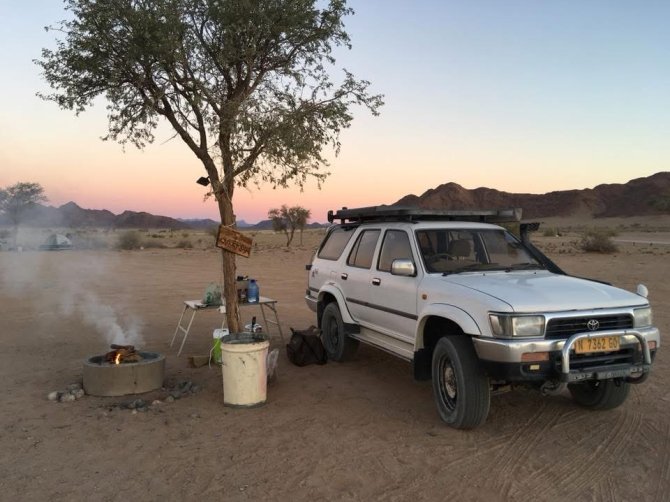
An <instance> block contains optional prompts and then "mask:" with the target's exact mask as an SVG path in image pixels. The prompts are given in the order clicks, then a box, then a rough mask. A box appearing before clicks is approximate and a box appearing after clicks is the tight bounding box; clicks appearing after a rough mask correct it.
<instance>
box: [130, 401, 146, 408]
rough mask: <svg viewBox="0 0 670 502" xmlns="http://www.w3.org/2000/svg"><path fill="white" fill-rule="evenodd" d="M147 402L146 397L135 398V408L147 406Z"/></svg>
mask: <svg viewBox="0 0 670 502" xmlns="http://www.w3.org/2000/svg"><path fill="white" fill-rule="evenodd" d="M146 406H147V402H146V401H145V400H144V399H135V401H133V408H135V409H139V408H146Z"/></svg>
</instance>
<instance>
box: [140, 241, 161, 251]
mask: <svg viewBox="0 0 670 502" xmlns="http://www.w3.org/2000/svg"><path fill="white" fill-rule="evenodd" d="M144 248H145V249H165V248H167V246H166V245H165V243H163V242H157V241H146V242H145V243H144Z"/></svg>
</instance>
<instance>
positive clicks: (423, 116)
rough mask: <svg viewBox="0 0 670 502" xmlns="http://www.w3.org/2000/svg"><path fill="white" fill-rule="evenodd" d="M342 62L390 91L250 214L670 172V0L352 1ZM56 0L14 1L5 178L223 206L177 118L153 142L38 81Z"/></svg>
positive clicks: (6, 19)
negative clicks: (447, 190)
mask: <svg viewBox="0 0 670 502" xmlns="http://www.w3.org/2000/svg"><path fill="white" fill-rule="evenodd" d="M349 4H350V6H351V7H353V8H354V9H355V11H356V14H355V15H354V16H352V17H349V18H348V19H347V21H346V26H347V29H348V31H349V33H350V35H351V37H352V41H353V49H352V50H351V51H339V52H338V53H337V55H338V66H339V67H346V68H347V69H348V70H350V71H353V72H354V74H356V75H357V76H358V77H360V78H365V79H367V80H370V81H372V82H373V89H374V91H375V92H379V93H383V94H385V101H386V106H384V107H383V109H382V111H381V116H379V117H371V116H370V115H369V114H367V112H364V111H363V110H358V111H356V112H355V117H356V118H355V120H354V124H353V126H352V127H351V128H350V129H349V130H347V131H346V132H345V133H344V134H343V135H342V138H341V140H342V150H341V153H340V155H339V156H338V157H334V156H333V155H329V158H330V159H331V166H330V168H329V169H328V170H329V171H330V172H331V173H332V174H331V176H330V177H329V178H328V179H327V180H326V182H325V184H324V185H323V188H322V189H321V190H318V189H317V187H316V184H315V183H309V184H308V185H307V186H306V189H305V191H304V192H302V193H300V192H299V191H298V190H297V189H290V190H272V188H271V187H268V186H262V187H261V188H260V190H259V189H256V188H255V187H251V188H250V189H249V190H245V189H240V188H238V189H237V191H236V193H235V199H234V203H235V207H236V213H237V216H238V219H243V220H246V221H247V222H256V221H259V220H261V219H265V218H266V215H267V211H268V209H270V208H272V207H278V206H280V205H281V204H284V203H285V204H289V205H295V204H298V205H301V206H303V207H306V208H308V209H310V210H311V211H312V221H321V222H323V221H325V215H326V212H327V210H328V209H337V208H339V207H341V206H348V207H356V206H363V205H376V204H382V203H392V202H395V201H396V200H398V199H399V198H401V197H402V196H404V195H407V194H410V193H414V194H417V195H420V194H421V193H423V192H424V191H426V190H428V189H430V188H434V187H436V186H438V185H440V184H442V183H447V182H455V183H459V184H460V185H463V186H465V187H466V188H476V187H480V186H487V187H492V188H497V189H500V190H506V191H513V192H527V193H544V192H548V191H552V190H564V189H572V188H590V187H593V186H596V185H598V184H600V183H624V182H626V181H628V180H630V179H633V178H637V177H642V176H648V175H651V174H653V173H656V172H659V171H667V170H670V149H669V148H668V146H669V144H670V142H669V138H670V57H668V48H670V29H668V22H669V21H670V2H668V1H667V0H659V1H653V0H641V1H637V2H633V1H625V0H607V1H602V0H589V1H583V0H563V1H550V0H544V1H542V0H505V1H503V0H468V1H465V0H461V1H438V0H416V1H411V2H410V1H407V0H402V1H400V0H350V2H349ZM64 16H65V11H64V9H63V4H62V2H59V1H57V0H30V1H24V2H17V1H16V0H0V19H2V25H3V28H2V30H0V63H1V66H0V67H1V68H2V71H1V72H0V187H4V186H8V185H11V184H13V183H16V182H18V181H36V182H39V183H41V184H42V185H43V186H44V187H45V189H46V193H47V195H48V197H49V201H50V204H52V205H60V204H63V203H65V202H68V201H70V200H73V201H75V202H77V203H78V204H79V205H80V206H82V207H86V208H97V209H109V210H111V211H113V212H115V213H120V212H121V211H123V210H125V209H130V210H135V211H148V212H151V213H154V214H162V215H167V216H173V217H185V218H199V217H213V218H216V216H217V214H218V213H217V211H216V207H215V203H214V202H213V201H211V200H210V201H207V202H203V195H204V191H205V190H204V189H203V188H202V187H200V186H199V185H196V183H195V180H196V179H197V178H198V177H199V176H202V175H203V174H204V169H203V167H202V166H201V164H199V162H198V161H197V159H196V158H195V157H194V156H193V154H192V153H191V152H190V150H188V148H187V147H186V146H185V145H184V144H182V143H181V141H180V140H178V139H170V138H171V134H170V132H169V129H167V128H165V129H164V130H162V131H161V132H160V133H159V135H158V138H157V141H156V142H155V143H154V144H153V145H151V146H149V147H148V148H146V149H145V150H144V151H138V150H136V149H135V148H134V147H130V146H129V147H127V148H126V151H125V152H124V150H123V148H122V147H121V146H120V145H118V144H116V143H111V142H103V141H101V140H100V137H101V136H103V135H104V134H105V133H106V130H107V120H106V112H105V108H104V102H102V101H101V102H100V103H99V104H98V105H97V106H96V107H94V108H93V109H91V110H89V111H87V112H85V113H83V114H81V115H80V116H79V117H76V116H75V115H74V114H73V113H71V112H68V111H63V110H60V109H59V108H58V107H57V106H56V105H55V104H54V103H51V102H44V101H41V100H40V99H39V98H37V97H36V96H35V93H36V92H38V91H40V90H41V91H46V90H48V89H47V86H46V84H45V83H44V82H43V81H42V79H41V77H40V74H39V69H38V67H37V66H36V65H34V64H33V62H32V60H33V59H35V58H38V57H39V55H40V51H41V49H42V47H48V46H53V41H54V34H53V33H46V32H45V31H44V29H43V28H44V26H45V25H48V24H53V23H54V22H55V21H57V20H60V19H62V18H63V17H64Z"/></svg>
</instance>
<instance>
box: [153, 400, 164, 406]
mask: <svg viewBox="0 0 670 502" xmlns="http://www.w3.org/2000/svg"><path fill="white" fill-rule="evenodd" d="M161 404H163V401H161V400H160V399H154V400H153V401H151V406H160V405H161Z"/></svg>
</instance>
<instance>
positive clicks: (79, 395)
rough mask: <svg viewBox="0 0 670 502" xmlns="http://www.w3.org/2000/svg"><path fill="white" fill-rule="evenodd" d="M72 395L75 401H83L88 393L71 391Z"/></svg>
mask: <svg viewBox="0 0 670 502" xmlns="http://www.w3.org/2000/svg"><path fill="white" fill-rule="evenodd" d="M70 394H72V395H73V396H74V398H75V399H81V398H82V397H84V395H85V394H86V393H85V392H84V389H75V390H73V391H70Z"/></svg>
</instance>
